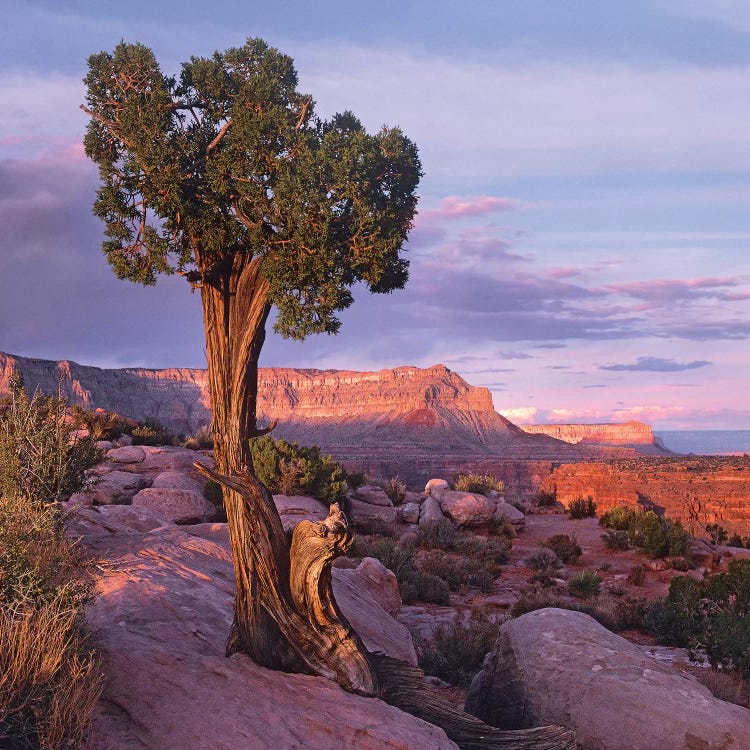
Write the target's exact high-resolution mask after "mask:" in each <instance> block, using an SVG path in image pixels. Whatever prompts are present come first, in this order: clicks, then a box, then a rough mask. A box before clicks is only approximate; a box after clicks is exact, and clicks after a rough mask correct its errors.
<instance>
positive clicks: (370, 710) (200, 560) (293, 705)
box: [87, 524, 457, 750]
mask: <svg viewBox="0 0 750 750" xmlns="http://www.w3.org/2000/svg"><path fill="white" fill-rule="evenodd" d="M220 526H222V524H213V525H210V526H209V525H205V526H203V527H200V529H199V530H200V532H201V535H194V534H193V533H192V532H193V531H195V530H196V527H185V530H183V529H181V528H176V527H174V526H172V527H170V528H168V529H160V530H156V531H153V532H151V533H148V534H142V535H139V536H138V537H137V539H136V538H135V537H124V536H121V535H117V536H115V537H111V538H107V539H105V540H103V542H105V543H107V544H108V545H109V546H108V547H106V546H102V541H101V540H100V541H99V546H98V547H97V554H98V555H99V556H102V557H104V558H105V559H107V560H108V562H109V563H110V564H109V565H107V566H104V567H103V568H102V570H103V571H104V572H103V573H102V574H101V576H100V578H99V581H98V585H97V594H98V595H97V597H96V599H95V600H94V601H93V603H92V604H91V605H90V606H89V607H88V608H87V616H88V619H89V622H90V624H91V625H93V626H94V628H95V629H96V633H97V646H98V648H99V649H100V651H101V652H102V655H103V657H104V660H105V663H106V665H107V676H108V679H107V682H106V686H105V690H104V695H103V696H102V699H101V701H100V703H99V706H98V709H97V712H96V715H95V718H94V726H93V737H92V746H93V747H96V748H106V749H107V750H132V749H133V748H139V750H183V749H187V748H189V749H190V750H238V748H242V749H243V750H267V749H268V748H273V749H274V750H300V749H301V748H305V750H341V748H357V750H426V749H427V748H429V749H430V750H457V747H456V745H455V744H454V743H453V742H451V741H450V740H448V738H447V737H446V736H445V734H444V732H443V731H442V730H441V729H438V728H437V727H434V726H431V725H430V724H427V723H425V722H423V721H420V720H419V719H416V718H414V717H413V716H409V715H407V714H404V713H402V712H401V711H399V710H398V709H396V708H393V707H391V706H388V705H386V704H385V703H383V702H381V701H379V700H377V699H375V698H366V697H361V696H357V695H352V694H350V693H346V692H345V691H343V690H342V689H341V688H340V687H339V686H338V685H336V683H334V682H333V681H331V680H327V679H325V678H322V677H311V676H307V675H296V674H285V673H282V672H274V671H270V670H267V669H263V668H262V667H259V666H257V665H256V664H254V663H253V662H252V660H251V659H250V658H249V657H247V656H245V655H243V654H235V655H234V656H232V657H231V658H229V659H227V658H226V657H225V656H224V640H225V638H226V635H227V633H228V632H229V627H230V625H231V620H232V601H233V594H234V575H233V571H232V563H231V558H230V555H229V550H228V549H227V547H226V546H225V543H223V542H219V541H214V540H213V538H216V539H217V540H219V539H225V536H226V535H225V534H223V533H222V532H221V529H220V528H219V527H220ZM188 530H189V531H190V532H191V533H187V531H188ZM209 537H212V538H209ZM367 575H369V573H368V574H367ZM337 577H338V573H337V571H334V581H335V580H336V578H337ZM348 583H352V585H355V579H354V578H352V580H351V581H349V582H347V584H346V585H348ZM334 585H336V586H337V587H338V584H337V583H335V584H334ZM365 598H368V597H365V595H364V594H363V597H362V599H365ZM352 601H353V602H355V599H354V598H352ZM370 601H372V600H370ZM347 604H348V602H347V599H346V596H343V597H342V609H343V610H344V612H345V614H346V615H347V617H350V618H351V619H352V620H353V619H354V615H353V613H352V611H351V610H347V608H346V607H347ZM354 606H356V607H359V606H362V600H360V601H358V602H355V605H354ZM372 606H377V605H376V604H375V603H373V605H372ZM378 617H379V619H380V620H381V621H382V618H385V617H389V615H387V613H386V612H384V611H383V610H382V609H380V610H379V614H378ZM378 649H379V650H383V645H382V644H380V646H378Z"/></svg>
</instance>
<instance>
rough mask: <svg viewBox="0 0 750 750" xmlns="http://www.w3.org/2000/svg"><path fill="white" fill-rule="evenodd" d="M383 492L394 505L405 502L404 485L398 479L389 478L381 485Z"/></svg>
mask: <svg viewBox="0 0 750 750" xmlns="http://www.w3.org/2000/svg"><path fill="white" fill-rule="evenodd" d="M383 491H384V492H385V494H386V495H388V498H389V499H390V501H391V502H392V503H393V504H394V505H401V504H402V503H403V502H404V500H406V485H405V484H404V483H403V482H402V481H401V480H400V479H399V478H398V477H391V478H390V479H389V480H388V481H387V482H386V483H385V484H384V485H383Z"/></svg>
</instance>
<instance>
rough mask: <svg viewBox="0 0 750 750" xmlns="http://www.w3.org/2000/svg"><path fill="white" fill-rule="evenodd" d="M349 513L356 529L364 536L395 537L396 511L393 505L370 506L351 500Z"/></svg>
mask: <svg viewBox="0 0 750 750" xmlns="http://www.w3.org/2000/svg"><path fill="white" fill-rule="evenodd" d="M348 512H349V518H350V519H351V521H352V523H353V524H354V528H355V529H357V530H358V531H361V532H362V533H363V534H384V535H386V536H393V533H394V532H395V530H396V509H395V508H394V507H393V506H392V505H390V506H386V505H370V503H363V502H362V501H361V500H354V499H350V500H349V503H348Z"/></svg>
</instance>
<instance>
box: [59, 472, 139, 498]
mask: <svg viewBox="0 0 750 750" xmlns="http://www.w3.org/2000/svg"><path fill="white" fill-rule="evenodd" d="M146 484H147V482H146V480H145V479H144V477H143V476H141V475H140V474H135V473H133V472H131V471H119V470H117V469H115V470H113V471H108V472H107V473H106V474H102V475H101V476H99V477H98V478H96V480H95V482H94V484H93V485H92V487H91V489H89V490H87V491H86V492H77V493H76V494H75V495H73V496H72V497H71V501H73V502H74V503H75V502H78V501H80V500H82V499H83V498H84V497H85V498H89V499H90V500H91V502H92V503H93V504H94V505H112V504H122V503H129V502H130V501H131V500H132V498H133V496H134V495H135V494H136V493H137V492H138V491H139V490H142V489H143V488H144V487H145V486H146Z"/></svg>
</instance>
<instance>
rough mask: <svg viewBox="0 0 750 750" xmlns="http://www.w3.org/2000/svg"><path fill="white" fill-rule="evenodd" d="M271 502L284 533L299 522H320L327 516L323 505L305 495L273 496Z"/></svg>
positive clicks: (326, 508)
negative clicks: (274, 506)
mask: <svg viewBox="0 0 750 750" xmlns="http://www.w3.org/2000/svg"><path fill="white" fill-rule="evenodd" d="M273 502H274V505H276V510H278V511H279V515H280V516H281V523H282V525H283V526H284V531H289V530H290V529H293V528H294V527H295V526H296V525H297V524H298V523H299V522H300V521H322V520H323V519H324V518H325V517H326V516H327V515H328V506H327V505H326V504H325V503H322V502H321V501H320V500H317V499H316V498H314V497H307V496H306V495H274V496H273Z"/></svg>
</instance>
